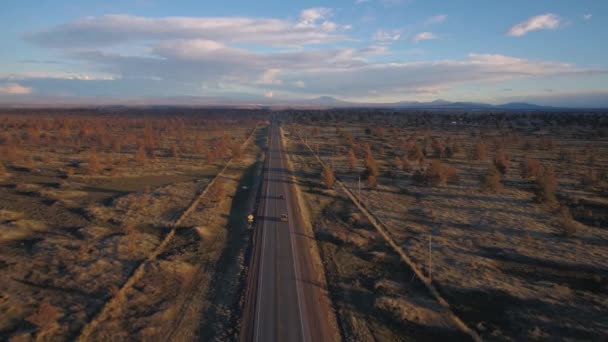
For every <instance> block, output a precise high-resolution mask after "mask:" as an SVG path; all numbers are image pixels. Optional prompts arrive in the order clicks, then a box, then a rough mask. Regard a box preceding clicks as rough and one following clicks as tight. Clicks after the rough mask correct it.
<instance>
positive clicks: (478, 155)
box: [471, 141, 488, 160]
mask: <svg viewBox="0 0 608 342" xmlns="http://www.w3.org/2000/svg"><path fill="white" fill-rule="evenodd" d="M487 150H488V148H487V147H486V144H484V143H483V142H481V141H479V142H477V143H476V144H475V146H473V151H472V152H471V157H472V159H473V160H485V159H486V157H487V153H488V152H487Z"/></svg>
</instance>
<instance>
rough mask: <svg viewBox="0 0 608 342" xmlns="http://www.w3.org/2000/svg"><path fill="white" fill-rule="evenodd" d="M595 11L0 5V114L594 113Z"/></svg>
mask: <svg viewBox="0 0 608 342" xmlns="http://www.w3.org/2000/svg"><path fill="white" fill-rule="evenodd" d="M607 15H608V1H605V0H579V1H571V0H533V1H531V0H509V1H506V0H459V1H453V0H444V1H439V0H425V1H423V0H337V1H300V0H292V1H285V0H281V1H277V0H269V1H259V0H258V1H250V0H240V1H228V0H224V1H204V0H172V1H163V0H122V1H117V0H115V1H112V0H103V1H102V0H54V1H39V0H18V1H17V0H3V1H2V4H0V42H2V45H3V46H2V48H1V49H0V103H5V104H7V103H9V104H10V103H38V104H44V103H83V104H84V103H91V104H95V103H100V104H120V103H156V104H159V103H164V102H167V103H172V104H175V102H178V103H177V104H179V102H180V101H183V102H184V103H185V104H187V103H188V102H192V101H195V102H196V101H198V102H200V103H206V102H207V103H220V102H222V103H226V104H229V103H281V102H282V101H283V102H284V101H299V100H303V99H313V98H317V97H321V96H330V97H334V98H336V99H340V100H345V101H355V102H366V103H387V102H397V101H433V100H436V99H442V100H448V101H474V102H486V103H493V104H498V103H506V102H531V103H536V104H542V105H553V106H565V107H608V44H606V33H608V18H607Z"/></svg>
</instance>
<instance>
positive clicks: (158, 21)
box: [25, 8, 348, 48]
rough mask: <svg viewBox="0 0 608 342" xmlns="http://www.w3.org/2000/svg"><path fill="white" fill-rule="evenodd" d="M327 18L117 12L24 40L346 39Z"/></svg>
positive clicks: (53, 43) (312, 13) (308, 13)
mask: <svg viewBox="0 0 608 342" xmlns="http://www.w3.org/2000/svg"><path fill="white" fill-rule="evenodd" d="M330 15H331V10H330V9H328V8H311V9H306V10H303V11H302V12H301V13H300V19H299V21H298V22H291V21H288V20H282V19H265V18H261V19H260V18H247V17H161V18H148V17H138V16H131V15H124V14H118V15H106V16H101V17H85V18H82V19H79V20H76V21H74V22H71V23H67V24H63V25H58V26H54V27H51V28H49V29H46V30H42V31H38V32H33V33H29V34H27V35H26V36H25V39H26V40H28V41H29V42H32V43H35V44H37V45H41V46H46V47H53V48H100V47H104V46H112V45H118V44H121V43H127V42H133V41H144V40H176V39H198V40H201V41H215V42H222V43H224V44H230V43H257V44H266V45H283V46H293V45H306V44H318V43H326V42H334V41H340V40H346V39H347V37H345V36H343V35H339V34H335V33H332V32H334V31H336V30H337V29H341V28H343V29H348V25H344V26H339V25H337V24H335V23H333V22H331V21H327V20H324V19H326V18H327V17H329V16H330ZM322 20H323V21H322ZM321 21H322V22H321Z"/></svg>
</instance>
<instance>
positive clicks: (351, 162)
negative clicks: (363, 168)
mask: <svg viewBox="0 0 608 342" xmlns="http://www.w3.org/2000/svg"><path fill="white" fill-rule="evenodd" d="M356 165H357V157H356V156H355V151H353V149H352V148H351V149H350V150H348V168H349V170H350V171H352V170H354V169H355V166H356Z"/></svg>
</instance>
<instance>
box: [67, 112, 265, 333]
mask: <svg viewBox="0 0 608 342" xmlns="http://www.w3.org/2000/svg"><path fill="white" fill-rule="evenodd" d="M257 129H258V125H257V124H256V126H255V127H254V128H253V130H252V132H251V133H250V134H249V136H248V137H247V139H245V141H244V142H243V144H242V145H241V148H243V147H245V146H247V144H248V143H249V142H250V141H251V139H252V138H253V137H254V135H255V132H256V131H257ZM232 161H233V159H232V157H231V158H230V159H229V160H228V161H227V162H226V164H225V165H224V167H223V168H222V170H220V172H218V174H217V175H215V177H214V178H213V179H212V180H211V181H210V182H209V183H208V184H207V186H206V187H205V189H203V191H202V192H201V193H200V194H199V195H198V196H196V198H195V199H194V200H193V201H192V202H191V203H190V204H189V205H188V208H186V210H184V211H183V212H182V214H181V215H180V216H179V217H178V218H177V220H176V221H175V222H174V223H173V225H172V226H171V230H170V231H169V233H167V235H166V236H165V238H164V239H163V241H162V242H161V243H160V244H159V245H158V246H157V247H156V248H155V249H154V250H153V251H152V252H151V253H150V254H149V255H148V256H147V257H146V259H145V260H143V261H142V262H141V263H140V264H139V265H138V266H137V268H136V269H135V271H133V273H131V275H130V276H129V277H128V278H127V280H126V281H125V282H124V283H123V285H122V286H121V288H120V289H119V290H118V291H117V292H116V294H114V296H112V297H111V298H110V299H108V300H107V301H106V302H105V303H104V304H103V306H102V308H101V310H100V311H99V312H98V313H97V315H96V316H94V317H93V318H92V319H91V321H89V323H88V324H86V325H85V326H84V327H83V328H82V329H81V331H80V335H79V336H78V337H77V338H76V341H88V340H89V338H90V336H91V334H92V333H93V332H94V331H95V329H96V328H97V327H98V325H99V323H100V322H102V321H103V320H104V319H105V318H106V317H107V316H108V315H109V314H110V312H112V311H113V310H118V309H119V308H120V306H121V305H122V303H123V302H124V299H125V298H126V294H127V292H128V291H129V290H130V289H131V288H132V287H133V285H134V284H135V283H137V282H138V281H139V280H140V279H141V278H142V277H143V275H144V273H145V268H146V265H147V264H148V263H149V262H150V261H153V260H155V259H156V257H157V256H158V255H159V254H160V253H162V252H163V251H164V250H165V248H166V247H167V246H168V245H169V243H170V242H171V240H172V239H173V236H174V235H175V231H176V230H177V228H178V227H179V226H180V224H181V223H182V222H183V221H184V220H185V219H186V218H187V217H188V215H190V213H192V212H193V211H194V210H195V209H196V208H197V207H198V205H199V204H200V202H201V201H202V200H203V198H204V197H205V195H206V194H207V192H208V191H209V189H211V187H212V186H213V184H215V182H216V181H217V180H218V179H219V178H220V177H222V175H223V174H224V172H225V171H226V170H227V169H228V167H229V166H230V165H231V164H232Z"/></svg>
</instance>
